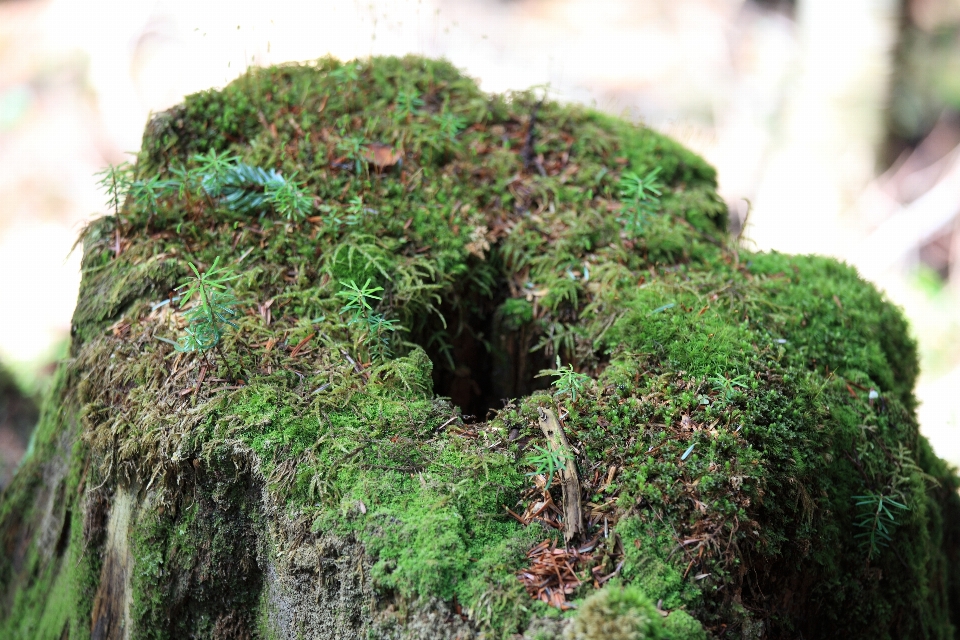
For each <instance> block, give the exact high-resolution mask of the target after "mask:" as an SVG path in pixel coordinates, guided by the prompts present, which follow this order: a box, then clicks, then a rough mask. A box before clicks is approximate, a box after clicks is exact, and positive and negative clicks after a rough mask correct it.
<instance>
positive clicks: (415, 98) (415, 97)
mask: <svg viewBox="0 0 960 640" xmlns="http://www.w3.org/2000/svg"><path fill="white" fill-rule="evenodd" d="M422 106H423V100H421V99H420V93H419V92H418V91H417V90H416V89H410V90H408V91H401V92H400V93H399V94H397V114H398V115H400V116H403V117H407V116H412V115H413V114H414V113H416V111H417V109H419V108H420V107H422Z"/></svg>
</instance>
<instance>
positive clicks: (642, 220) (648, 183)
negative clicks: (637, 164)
mask: <svg viewBox="0 0 960 640" xmlns="http://www.w3.org/2000/svg"><path fill="white" fill-rule="evenodd" d="M659 173H660V167H656V168H655V169H653V170H651V171H649V172H647V174H646V175H645V176H643V177H641V176H639V175H637V174H636V173H633V172H627V173H625V174H623V177H622V178H621V179H620V200H621V202H622V203H623V210H622V211H623V213H622V214H621V215H620V217H619V218H618V220H619V221H620V223H621V224H622V225H623V228H624V231H626V233H627V235H628V236H630V237H631V238H638V237H640V236H642V235H643V233H644V230H645V228H646V218H647V215H648V214H651V213H655V212H656V211H657V210H659V209H660V196H661V195H662V193H663V192H662V189H663V184H661V183H660V181H659V180H658V179H657V175H658V174H659Z"/></svg>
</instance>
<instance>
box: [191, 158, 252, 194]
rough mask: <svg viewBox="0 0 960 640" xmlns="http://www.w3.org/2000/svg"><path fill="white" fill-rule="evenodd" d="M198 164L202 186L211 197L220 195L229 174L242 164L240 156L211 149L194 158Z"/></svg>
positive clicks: (197, 168)
mask: <svg viewBox="0 0 960 640" xmlns="http://www.w3.org/2000/svg"><path fill="white" fill-rule="evenodd" d="M193 161H194V162H195V163H196V171H197V173H199V174H200V175H201V176H202V178H201V184H202V186H203V188H204V190H205V191H206V192H207V193H208V194H210V195H211V196H214V197H216V196H219V195H220V187H221V185H222V184H223V183H224V180H225V178H226V176H227V175H228V174H230V173H231V172H232V171H234V170H235V169H236V167H237V166H238V165H239V164H240V158H239V156H235V155H232V154H228V153H226V152H224V153H222V154H220V153H217V152H216V150H215V149H210V150H209V151H207V153H205V154H202V153H198V154H195V155H194V156H193Z"/></svg>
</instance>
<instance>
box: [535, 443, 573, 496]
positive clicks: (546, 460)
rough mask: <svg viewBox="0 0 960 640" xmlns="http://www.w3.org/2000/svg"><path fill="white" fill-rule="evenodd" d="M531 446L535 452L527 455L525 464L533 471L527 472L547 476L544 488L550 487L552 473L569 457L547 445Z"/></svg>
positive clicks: (561, 466)
mask: <svg viewBox="0 0 960 640" xmlns="http://www.w3.org/2000/svg"><path fill="white" fill-rule="evenodd" d="M533 448H534V449H535V450H536V453H533V454H531V455H530V456H528V457H527V464H529V465H530V466H532V467H533V468H534V469H535V471H533V473H528V474H527V475H528V476H539V475H545V476H547V483H546V484H545V485H544V488H545V489H550V483H552V482H553V474H555V473H557V472H558V471H560V470H561V469H563V466H564V465H565V464H566V463H567V460H568V459H569V458H568V457H567V454H566V453H565V452H563V451H561V450H559V449H556V450H554V449H550V448H548V447H541V446H539V445H533Z"/></svg>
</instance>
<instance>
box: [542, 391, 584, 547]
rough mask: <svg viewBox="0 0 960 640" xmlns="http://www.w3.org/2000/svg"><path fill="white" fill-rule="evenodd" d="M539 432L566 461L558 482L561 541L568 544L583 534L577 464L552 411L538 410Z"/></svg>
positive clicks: (565, 436)
mask: <svg viewBox="0 0 960 640" xmlns="http://www.w3.org/2000/svg"><path fill="white" fill-rule="evenodd" d="M539 414H540V430H541V431H543V435H544V436H545V437H546V438H547V442H548V443H549V444H550V450H551V451H558V452H560V453H561V454H562V456H563V458H564V460H565V461H566V462H565V464H564V467H563V469H562V470H561V471H560V482H561V483H562V486H563V541H564V542H565V543H567V544H569V543H570V541H571V540H573V539H574V538H575V537H577V536H578V535H580V534H581V533H583V531H584V527H583V508H582V507H581V504H580V476H579V475H578V474H577V462H576V459H575V458H574V457H573V449H572V448H571V447H570V442H569V441H567V435H566V434H565V433H564V432H563V427H561V426H560V422H559V421H558V420H557V416H556V415H555V414H554V413H553V409H544V408H543V407H540V408H539Z"/></svg>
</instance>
